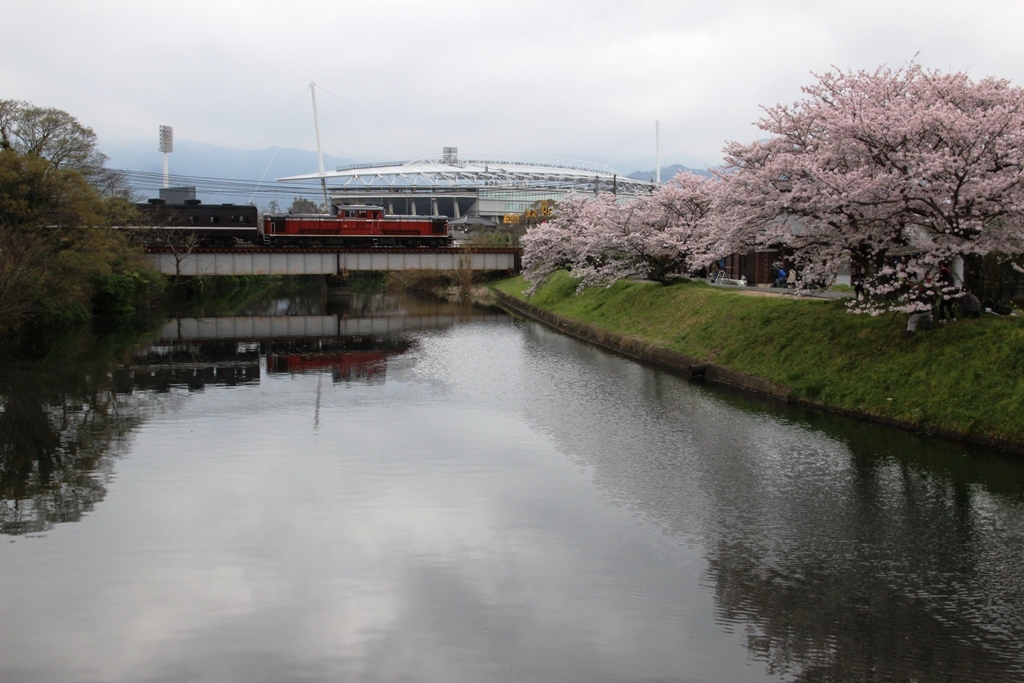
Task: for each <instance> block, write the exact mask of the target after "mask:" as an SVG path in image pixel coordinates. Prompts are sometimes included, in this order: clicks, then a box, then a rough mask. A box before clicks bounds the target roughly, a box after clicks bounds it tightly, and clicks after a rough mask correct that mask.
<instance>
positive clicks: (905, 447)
mask: <svg viewBox="0 0 1024 683" xmlns="http://www.w3.org/2000/svg"><path fill="white" fill-rule="evenodd" d="M533 334H535V335H536V336H535V338H534V340H533V344H532V347H534V348H533V352H532V353H531V357H530V361H529V362H527V363H525V364H524V367H533V368H536V370H535V371H534V373H533V374H537V375H538V376H537V377H536V378H535V381H534V382H532V384H533V386H531V387H530V388H529V389H527V392H529V393H533V392H534V391H536V390H537V389H539V388H540V387H541V386H543V385H544V384H546V383H547V382H549V381H551V379H552V376H551V372H559V373H564V372H569V373H570V374H572V375H575V378H574V381H573V382H572V384H574V385H578V386H583V387H588V388H590V389H589V390H587V391H583V392H580V394H578V395H575V394H574V396H573V397H572V399H570V400H574V402H575V405H570V406H568V407H566V408H564V409H557V408H556V410H555V412H553V413H552V412H551V410H550V408H551V407H552V404H551V403H547V404H545V408H544V409H540V410H536V409H534V408H533V407H532V406H529V407H528V408H527V409H528V410H529V411H530V414H531V415H533V417H534V419H535V420H537V421H538V423H539V424H541V425H543V427H544V428H545V429H546V430H550V432H551V433H552V434H554V435H556V436H557V437H558V438H560V440H561V441H562V443H563V447H564V448H565V449H566V450H567V451H569V452H572V453H576V454H578V455H579V457H580V458H582V459H583V460H584V461H585V462H587V463H588V464H591V465H593V466H594V467H595V468H596V473H595V478H596V479H597V480H598V481H599V482H600V485H601V486H602V487H604V488H605V489H606V490H608V491H609V492H610V495H611V496H612V497H613V498H614V499H615V500H621V501H628V504H629V505H631V506H635V508H636V509H637V510H639V511H641V512H642V513H643V514H644V515H645V516H646V517H648V518H649V519H651V520H653V521H655V522H656V523H657V524H658V525H659V526H660V527H662V528H663V529H665V530H666V531H668V532H670V533H673V534H678V535H679V536H680V537H681V538H683V539H686V540H694V539H696V540H698V541H699V542H700V543H701V544H703V545H704V547H705V553H706V557H707V562H708V567H707V570H706V574H705V577H706V583H707V585H709V586H711V587H712V588H713V591H714V594H715V598H716V604H717V608H718V620H719V622H720V623H721V624H722V625H723V626H724V627H725V628H727V629H729V630H735V632H737V633H740V634H742V635H743V636H744V638H745V640H746V642H747V647H748V649H749V651H750V652H751V654H752V656H754V657H755V658H756V659H758V660H761V661H763V662H765V664H766V670H767V672H768V673H769V674H771V675H773V676H781V677H785V678H792V679H794V680H806V681H846V680H928V681H964V680H1021V679H1024V656H1022V654H1021V650H1020V648H1019V645H1018V644H1019V642H1020V640H1021V637H1022V636H1024V578H1022V575H1021V573H1020V572H1019V571H1018V570H1019V567H1021V566H1022V564H1024V473H1022V469H1021V466H1020V464H1019V463H1018V462H1015V461H1012V460H1010V459H1007V458H1005V457H1001V456H999V455H998V454H994V453H991V452H988V451H986V450H985V449H980V448H971V447H967V446H964V445H962V444H956V443H952V442H948V441H942V440H936V439H929V438H925V437H922V436H918V435H914V434H910V433H906V432H901V431H896V430H891V429H888V428H884V427H881V426H876V425H868V424H864V423H860V422H855V421H853V420H849V419H846V418H843V417H839V416H834V415H828V414H822V413H816V412H812V411H807V410H801V409H795V408H792V407H789V406H786V405H784V404H780V403H776V402H769V401H761V400H759V399H756V398H753V397H750V396H749V395H746V394H743V393H740V392H731V391H722V390H719V389H712V390H700V389H696V388H695V387H693V386H692V385H687V384H685V383H684V382H683V381H682V380H680V379H678V378H673V377H670V376H667V375H664V374H663V373H660V372H657V371H655V370H649V369H644V368H640V367H639V366H632V365H624V364H622V363H621V362H620V361H619V360H618V359H615V358H611V357H608V356H606V355H605V354H603V353H602V352H600V351H596V350H594V349H585V348H575V349H574V348H569V347H567V346H566V345H565V344H564V343H563V341H562V340H561V339H558V338H553V337H551V336H550V333H548V332H546V331H537V330H534V331H533ZM564 354H569V356H570V357H575V358H576V359H578V361H577V362H574V363H572V364H571V365H572V367H571V369H566V368H561V369H555V368H551V364H550V362H546V361H545V358H550V357H551V356H554V355H561V356H562V358H563V359H564V358H565V355H564ZM565 385H566V384H565V383H563V386H565ZM620 395H621V396H631V397H635V400H633V401H624V402H621V403H616V397H617V396H620ZM570 414H572V415H574V416H576V417H575V422H576V423H577V425H578V426H575V427H567V424H571V423H570V422H569V421H570V419H572V418H570V417H569V415H570ZM588 415H600V416H601V420H600V421H597V420H590V419H586V418H583V419H580V416H588Z"/></svg>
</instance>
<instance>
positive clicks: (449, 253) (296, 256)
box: [148, 248, 522, 276]
mask: <svg viewBox="0 0 1024 683" xmlns="http://www.w3.org/2000/svg"><path fill="white" fill-rule="evenodd" d="M148 258H149V261H150V263H151V264H152V265H153V266H154V267H155V268H156V269H157V270H159V271H160V272H161V273H164V274H165V275H184V276H200V275H201V276H207V275H341V274H344V273H348V272H357V271H397V270H467V269H468V270H474V271H495V270H504V271H509V272H516V271H518V270H519V269H520V264H521V259H522V250H520V249H510V248H494V249H396V248H379V249H330V248H316V249H303V248H287V249H285V248H237V249H209V248H198V249H193V250H191V251H189V252H187V253H185V252H182V251H177V252H176V251H174V250H172V249H168V248H154V249H150V250H149V254H148Z"/></svg>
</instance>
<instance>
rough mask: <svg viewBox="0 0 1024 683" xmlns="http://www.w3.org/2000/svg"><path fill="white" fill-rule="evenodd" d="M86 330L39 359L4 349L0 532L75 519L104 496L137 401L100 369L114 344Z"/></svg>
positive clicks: (136, 416)
mask: <svg viewBox="0 0 1024 683" xmlns="http://www.w3.org/2000/svg"><path fill="white" fill-rule="evenodd" d="M107 341H108V343H107V344H106V345H104V344H101V343H99V342H98V340H97V339H95V338H93V337H92V336H91V335H87V334H81V335H78V336H75V337H73V338H69V339H65V340H63V341H62V342H61V343H60V344H58V345H56V346H54V347H52V348H51V349H50V350H49V352H48V353H46V354H45V355H44V356H42V357H36V358H32V357H25V355H24V354H20V353H18V351H17V349H13V348H7V349H5V357H6V359H7V360H6V362H4V363H3V364H0V406H2V409H0V533H2V534H13V535H21V534H36V533H40V532H43V531H46V530H48V529H50V528H52V527H53V525H54V524H59V523H62V522H77V521H78V520H80V519H81V518H82V516H83V515H85V514H86V513H88V512H89V511H91V510H92V509H93V508H94V507H95V506H96V504H97V503H99V502H100V501H101V500H103V497H104V496H105V495H106V482H107V480H108V479H109V477H110V475H111V472H112V470H113V464H114V461H115V460H116V459H117V458H118V457H119V456H120V454H121V453H122V452H123V450H124V445H125V441H126V439H127V437H128V435H129V434H130V433H131V432H132V430H133V429H134V428H135V427H137V426H138V424H139V422H140V420H141V419H142V411H141V405H140V403H139V402H138V401H134V400H131V399H130V398H127V397H126V396H124V395H123V394H122V393H120V392H119V391H118V388H117V382H116V380H115V379H114V377H113V375H112V374H110V373H109V372H108V368H109V367H110V364H111V360H112V357H113V356H115V355H116V354H117V353H119V352H121V351H122V349H120V348H119V345H118V344H117V343H116V342H115V343H110V340H107Z"/></svg>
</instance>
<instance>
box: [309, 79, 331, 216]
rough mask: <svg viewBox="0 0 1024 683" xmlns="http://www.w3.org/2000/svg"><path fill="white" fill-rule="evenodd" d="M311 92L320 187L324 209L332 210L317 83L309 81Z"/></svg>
mask: <svg viewBox="0 0 1024 683" xmlns="http://www.w3.org/2000/svg"><path fill="white" fill-rule="evenodd" d="M309 92H310V94H311V95H312V96H313V128H314V129H315V130H316V160H317V163H319V165H320V187H321V188H323V191H324V210H325V211H328V212H330V206H331V200H330V199H328V198H327V178H325V177H324V150H323V148H322V147H321V146H320V117H319V115H318V114H317V111H316V83H314V82H313V81H310V82H309Z"/></svg>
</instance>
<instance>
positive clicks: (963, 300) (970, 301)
mask: <svg viewBox="0 0 1024 683" xmlns="http://www.w3.org/2000/svg"><path fill="white" fill-rule="evenodd" d="M957 303H958V304H960V313H961V314H962V315H963V316H964V317H965V318H978V317H981V300H980V299H978V297H976V296H974V295H973V294H971V293H970V292H968V291H964V293H963V294H961V295H960V298H959V299H958V301H957Z"/></svg>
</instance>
